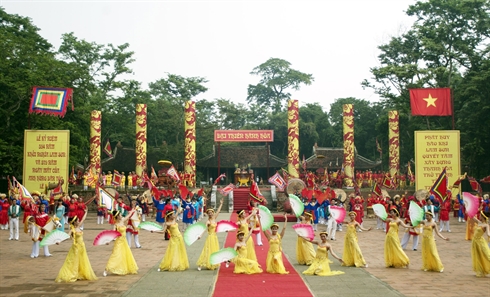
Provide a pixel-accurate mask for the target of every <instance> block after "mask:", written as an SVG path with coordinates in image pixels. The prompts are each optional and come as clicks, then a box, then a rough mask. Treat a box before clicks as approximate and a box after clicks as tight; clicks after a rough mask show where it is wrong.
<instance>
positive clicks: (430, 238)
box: [420, 211, 449, 272]
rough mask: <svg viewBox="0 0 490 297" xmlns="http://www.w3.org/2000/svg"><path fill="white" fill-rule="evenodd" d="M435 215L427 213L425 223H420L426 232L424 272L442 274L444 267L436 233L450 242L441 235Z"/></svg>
mask: <svg viewBox="0 0 490 297" xmlns="http://www.w3.org/2000/svg"><path fill="white" fill-rule="evenodd" d="M433 217H434V214H433V213H432V212H430V211H426V212H425V218H426V220H425V221H422V222H420V224H421V225H424V229H423V230H424V231H423V233H422V269H423V270H424V271H437V272H442V271H443V270H444V266H442V262H441V259H440V258H439V253H438V252H437V247H436V241H435V239H434V231H435V233H436V234H437V236H439V237H440V238H442V239H443V240H449V238H446V237H444V236H442V235H441V233H440V232H439V231H438V230H437V225H436V223H435V222H434V220H433Z"/></svg>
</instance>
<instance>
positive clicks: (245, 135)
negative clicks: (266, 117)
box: [214, 130, 274, 142]
mask: <svg viewBox="0 0 490 297" xmlns="http://www.w3.org/2000/svg"><path fill="white" fill-rule="evenodd" d="M214 141H215V142H273V141H274V130H214Z"/></svg>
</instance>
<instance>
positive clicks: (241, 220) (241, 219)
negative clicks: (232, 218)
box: [237, 209, 257, 261]
mask: <svg viewBox="0 0 490 297" xmlns="http://www.w3.org/2000/svg"><path fill="white" fill-rule="evenodd" d="M237 214H238V221H237V225H238V231H239V232H243V234H244V236H245V237H246V238H248V239H247V258H248V259H250V260H252V261H257V256H256V255H255V245H254V241H253V239H252V237H250V236H248V234H249V233H250V232H249V230H248V225H249V220H250V218H251V217H252V216H255V214H256V210H254V211H252V213H251V214H250V215H249V216H247V217H245V210H243V209H242V210H239V211H237Z"/></svg>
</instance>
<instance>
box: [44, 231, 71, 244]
mask: <svg viewBox="0 0 490 297" xmlns="http://www.w3.org/2000/svg"><path fill="white" fill-rule="evenodd" d="M68 238H70V236H69V235H68V234H67V233H65V232H63V231H60V230H53V231H51V232H50V233H48V234H47V235H46V236H44V238H43V240H41V243H39V245H40V246H45V245H53V244H56V243H60V242H62V241H64V240H67V239H68Z"/></svg>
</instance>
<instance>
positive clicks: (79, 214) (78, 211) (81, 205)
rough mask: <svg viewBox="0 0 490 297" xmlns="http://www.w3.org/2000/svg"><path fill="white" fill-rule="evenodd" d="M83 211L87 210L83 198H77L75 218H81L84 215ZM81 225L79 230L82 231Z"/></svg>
mask: <svg viewBox="0 0 490 297" xmlns="http://www.w3.org/2000/svg"><path fill="white" fill-rule="evenodd" d="M85 209H87V206H86V205H85V203H84V202H83V198H82V197H78V201H77V208H76V210H75V212H76V216H77V217H79V218H83V216H84V215H85ZM83 225H84V224H83V223H82V224H81V225H80V230H83Z"/></svg>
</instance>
